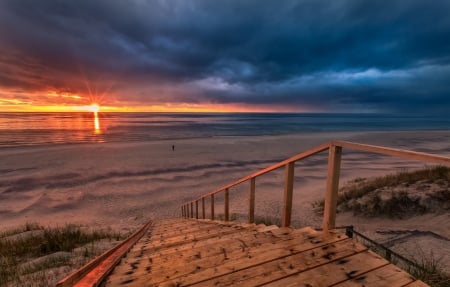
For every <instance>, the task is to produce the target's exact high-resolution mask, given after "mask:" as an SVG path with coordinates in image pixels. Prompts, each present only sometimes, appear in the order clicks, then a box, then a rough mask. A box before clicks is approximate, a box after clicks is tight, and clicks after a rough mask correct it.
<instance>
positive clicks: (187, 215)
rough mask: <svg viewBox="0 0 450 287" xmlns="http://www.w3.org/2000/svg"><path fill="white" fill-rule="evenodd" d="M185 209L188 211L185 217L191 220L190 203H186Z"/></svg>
mask: <svg viewBox="0 0 450 287" xmlns="http://www.w3.org/2000/svg"><path fill="white" fill-rule="evenodd" d="M184 208H185V209H186V214H185V216H186V218H189V203H186V204H185V205H184Z"/></svg>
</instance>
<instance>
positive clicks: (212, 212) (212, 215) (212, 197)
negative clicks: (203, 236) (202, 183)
mask: <svg viewBox="0 0 450 287" xmlns="http://www.w3.org/2000/svg"><path fill="white" fill-rule="evenodd" d="M211 220H214V194H211Z"/></svg>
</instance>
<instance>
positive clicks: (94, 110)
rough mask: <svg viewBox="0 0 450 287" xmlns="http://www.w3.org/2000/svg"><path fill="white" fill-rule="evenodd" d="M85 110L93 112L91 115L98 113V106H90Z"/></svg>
mask: <svg viewBox="0 0 450 287" xmlns="http://www.w3.org/2000/svg"><path fill="white" fill-rule="evenodd" d="M86 110H88V111H90V112H93V113H98V111H100V106H99V105H97V104H92V105H90V106H87V107H86Z"/></svg>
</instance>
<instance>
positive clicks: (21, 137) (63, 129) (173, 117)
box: [0, 113, 450, 147]
mask: <svg viewBox="0 0 450 287" xmlns="http://www.w3.org/2000/svg"><path fill="white" fill-rule="evenodd" d="M411 130H418V131H420V130H450V119H449V118H448V117H443V116H393V115H386V114H317V113H314V114H311V113H306V114H305V113H302V114H289V113H207V114H205V113H98V114H97V115H95V114H94V113H0V147H17V146H35V145H49V144H75V143H104V142H133V141H154V140H165V139H183V138H204V137H217V136H256V135H281V134H290V133H312V132H339V131H361V132H363V131H411Z"/></svg>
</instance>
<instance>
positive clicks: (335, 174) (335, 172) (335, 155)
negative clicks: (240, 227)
mask: <svg viewBox="0 0 450 287" xmlns="http://www.w3.org/2000/svg"><path fill="white" fill-rule="evenodd" d="M343 148H348V149H354V150H359V151H366V152H372V153H377V154H383V155H390V156H396V157H402V158H406V159H413V160H419V161H424V162H430V163H435V164H441V165H448V166H450V157H446V156H439V155H433V154H427V153H421V152H415V151H408V150H402V149H395V148H388V147H382V146H374V145H366V144H359V143H352V142H345V141H332V142H329V143H326V144H322V145H320V146H317V147H315V148H312V149H310V150H307V151H305V152H302V153H300V154H297V155H295V156H293V157H291V158H288V159H286V160H284V161H281V162H278V163H276V164H273V165H271V166H269V167H266V168H264V169H262V170H260V171H257V172H255V173H252V174H250V175H248V176H245V177H243V178H241V179H238V180H237V181H234V182H232V183H230V184H227V185H225V186H222V187H221V188H218V189H216V190H214V191H212V192H210V193H207V194H204V195H202V196H200V197H199V198H197V199H194V200H192V201H189V202H187V203H185V204H183V205H182V206H181V214H182V216H183V217H185V218H197V219H199V218H200V214H199V202H201V205H202V207H201V208H202V213H201V218H203V219H205V218H206V216H205V215H206V210H205V209H206V206H205V199H206V198H208V197H209V198H210V208H211V211H210V216H211V217H210V219H211V220H214V219H215V213H214V212H215V210H214V199H215V196H216V194H218V193H221V192H223V193H224V220H225V221H228V220H229V190H230V188H232V187H234V186H237V185H239V184H241V183H244V182H246V181H248V182H249V183H250V188H249V202H248V211H249V212H248V222H249V223H254V221H255V181H256V178H257V177H259V176H261V175H263V174H266V173H269V172H271V171H273V170H276V169H278V168H281V167H284V168H285V180H284V194H283V209H282V220H281V225H282V226H283V227H287V226H290V224H291V214H292V199H293V189H294V164H295V162H297V161H300V160H303V159H305V158H308V157H310V156H312V155H315V154H318V153H321V152H324V151H326V150H328V169H327V182H326V191H325V205H324V214H323V230H324V231H325V232H327V231H328V230H331V229H334V228H335V222H336V208H337V196H338V187H339V175H340V166H341V155H342V149H343ZM194 208H195V209H194Z"/></svg>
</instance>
